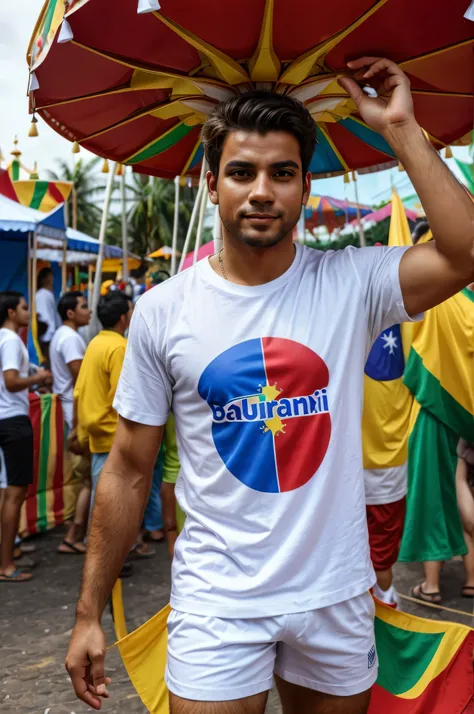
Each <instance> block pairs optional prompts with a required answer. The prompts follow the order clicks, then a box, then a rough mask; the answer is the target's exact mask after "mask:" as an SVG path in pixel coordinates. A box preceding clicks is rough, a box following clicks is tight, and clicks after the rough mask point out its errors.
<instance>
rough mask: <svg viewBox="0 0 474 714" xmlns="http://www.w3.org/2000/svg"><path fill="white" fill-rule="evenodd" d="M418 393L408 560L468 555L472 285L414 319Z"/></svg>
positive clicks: (409, 372) (403, 556)
mask: <svg viewBox="0 0 474 714" xmlns="http://www.w3.org/2000/svg"><path fill="white" fill-rule="evenodd" d="M404 381H405V384H406V386H407V387H408V389H409V390H410V392H411V393H412V394H413V397H414V400H415V401H414V410H413V412H412V417H411V427H410V438H409V443H408V449H409V461H408V497H407V514H406V521H405V532H404V535H403V539H402V546H401V551H400V560H402V561H405V562H419V561H426V560H448V559H449V558H452V557H453V556H455V555H464V554H465V553H466V552H467V551H466V545H465V542H464V537H463V532H462V525H461V520H460V516H459V511H458V508H457V503H456V487H455V471H456V446H457V442H458V440H459V438H460V437H463V438H464V439H466V440H467V441H470V442H471V441H474V292H472V291H471V290H469V289H468V288H465V289H464V290H462V291H461V292H460V293H458V294H457V295H455V296H454V297H452V298H450V299H449V300H446V302H444V303H442V304H441V305H438V306H437V307H436V308H433V309H432V310H429V311H428V312H427V314H426V316H425V319H424V320H423V322H421V323H418V324H416V325H414V326H413V340H412V344H411V350H410V354H409V356H408V360H407V365H406V369H405V378H404Z"/></svg>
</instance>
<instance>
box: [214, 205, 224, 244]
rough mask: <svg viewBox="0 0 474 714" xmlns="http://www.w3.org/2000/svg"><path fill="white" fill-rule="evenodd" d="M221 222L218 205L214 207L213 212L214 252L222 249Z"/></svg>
mask: <svg viewBox="0 0 474 714" xmlns="http://www.w3.org/2000/svg"><path fill="white" fill-rule="evenodd" d="M222 245H223V243H222V223H221V214H220V213H219V206H218V205H217V206H216V207H215V212H214V253H219V252H220V251H221V250H222Z"/></svg>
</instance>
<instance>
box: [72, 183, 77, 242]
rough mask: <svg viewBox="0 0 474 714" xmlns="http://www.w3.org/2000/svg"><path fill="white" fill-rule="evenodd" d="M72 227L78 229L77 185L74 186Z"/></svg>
mask: <svg viewBox="0 0 474 714" xmlns="http://www.w3.org/2000/svg"><path fill="white" fill-rule="evenodd" d="M71 194H72V227H73V228H74V230H75V231H77V193H76V187H75V186H73V187H72V191H71Z"/></svg>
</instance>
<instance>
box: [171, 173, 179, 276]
mask: <svg viewBox="0 0 474 714" xmlns="http://www.w3.org/2000/svg"><path fill="white" fill-rule="evenodd" d="M179 178H180V177H179V176H175V177H174V223H173V239H172V241H171V250H172V253H171V275H172V276H173V275H176V251H177V250H178V222H179Z"/></svg>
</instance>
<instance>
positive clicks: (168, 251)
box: [147, 245, 181, 260]
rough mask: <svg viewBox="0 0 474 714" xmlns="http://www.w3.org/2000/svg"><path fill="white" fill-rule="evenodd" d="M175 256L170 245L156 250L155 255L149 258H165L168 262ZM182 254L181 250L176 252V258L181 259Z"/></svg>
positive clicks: (148, 256) (152, 254) (151, 254)
mask: <svg viewBox="0 0 474 714" xmlns="http://www.w3.org/2000/svg"><path fill="white" fill-rule="evenodd" d="M172 255H173V249H172V248H170V247H169V245H164V246H162V247H161V248H158V250H155V252H154V253H150V254H149V255H147V258H165V259H166V260H168V259H169V258H171V256H172ZM180 255H181V253H180V252H179V250H177V251H176V256H177V257H179V256H180Z"/></svg>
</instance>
